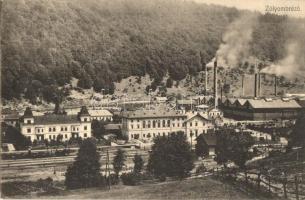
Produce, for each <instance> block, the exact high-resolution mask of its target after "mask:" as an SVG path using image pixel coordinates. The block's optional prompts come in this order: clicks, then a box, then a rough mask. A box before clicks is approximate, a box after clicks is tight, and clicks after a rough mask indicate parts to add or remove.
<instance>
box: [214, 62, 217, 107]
mask: <svg viewBox="0 0 305 200" xmlns="http://www.w3.org/2000/svg"><path fill="white" fill-rule="evenodd" d="M214 106H215V108H217V106H218V101H217V59H215V61H214Z"/></svg>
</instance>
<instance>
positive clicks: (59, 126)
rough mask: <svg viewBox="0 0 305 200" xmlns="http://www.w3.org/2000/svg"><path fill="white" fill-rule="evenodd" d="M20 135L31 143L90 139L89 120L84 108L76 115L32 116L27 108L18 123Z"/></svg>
mask: <svg viewBox="0 0 305 200" xmlns="http://www.w3.org/2000/svg"><path fill="white" fill-rule="evenodd" d="M20 129H21V133H22V134H23V135H25V136H26V137H27V138H29V139H31V141H34V140H37V141H42V140H56V139H57V138H58V137H59V136H60V137H61V139H62V140H63V141H66V140H69V139H70V138H77V137H82V138H88V137H91V119H90V115H89V113H88V110H87V108H86V107H82V109H81V111H80V112H79V113H78V115H65V114H60V115H59V114H46V115H42V116H33V113H32V111H31V109H30V108H27V109H26V111H25V112H24V115H23V117H22V119H21V123H20Z"/></svg>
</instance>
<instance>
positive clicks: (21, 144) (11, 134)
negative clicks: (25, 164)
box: [1, 123, 32, 150]
mask: <svg viewBox="0 0 305 200" xmlns="http://www.w3.org/2000/svg"><path fill="white" fill-rule="evenodd" d="M1 140H2V141H1V142H2V143H11V144H13V145H14V147H15V148H16V149H17V150H25V149H27V147H28V146H31V145H32V142H31V140H30V139H28V138H26V137H25V136H24V135H22V133H21V132H20V131H19V130H18V129H17V128H15V127H13V126H10V125H7V124H5V123H1Z"/></svg>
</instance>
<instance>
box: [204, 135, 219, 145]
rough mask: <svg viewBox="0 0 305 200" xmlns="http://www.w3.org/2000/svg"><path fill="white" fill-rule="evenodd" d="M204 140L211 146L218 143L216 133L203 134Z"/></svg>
mask: <svg viewBox="0 0 305 200" xmlns="http://www.w3.org/2000/svg"><path fill="white" fill-rule="evenodd" d="M202 136H203V138H204V141H205V142H206V143H207V144H208V145H209V146H215V145H216V134H215V133H214V134H202Z"/></svg>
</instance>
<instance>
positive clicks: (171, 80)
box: [166, 77, 173, 88]
mask: <svg viewBox="0 0 305 200" xmlns="http://www.w3.org/2000/svg"><path fill="white" fill-rule="evenodd" d="M166 87H167V88H171V87H173V79H171V78H170V77H169V78H168V79H167V80H166Z"/></svg>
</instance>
